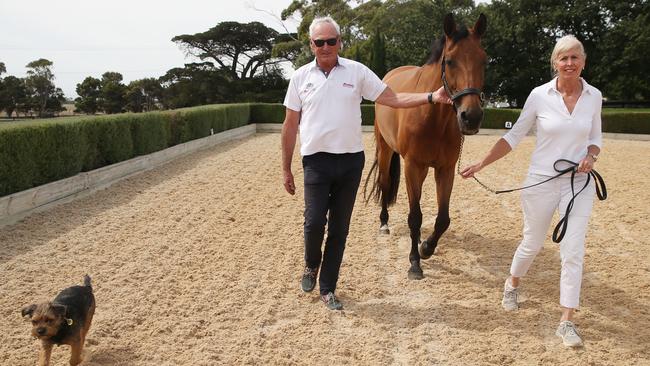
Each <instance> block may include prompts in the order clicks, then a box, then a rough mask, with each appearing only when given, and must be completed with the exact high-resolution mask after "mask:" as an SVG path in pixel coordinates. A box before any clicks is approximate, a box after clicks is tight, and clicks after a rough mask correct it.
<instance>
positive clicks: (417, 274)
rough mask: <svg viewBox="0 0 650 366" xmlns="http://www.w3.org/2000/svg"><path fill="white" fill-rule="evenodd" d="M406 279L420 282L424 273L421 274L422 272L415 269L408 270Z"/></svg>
mask: <svg viewBox="0 0 650 366" xmlns="http://www.w3.org/2000/svg"><path fill="white" fill-rule="evenodd" d="M408 278H409V280H418V281H419V280H421V279H423V278H424V273H422V270H421V269H420V270H417V269H413V268H411V269H409V272H408Z"/></svg>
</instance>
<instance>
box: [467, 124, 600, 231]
mask: <svg viewBox="0 0 650 366" xmlns="http://www.w3.org/2000/svg"><path fill="white" fill-rule="evenodd" d="M464 142H465V136H464V135H462V134H461V135H460V151H459V153H458V167H457V172H458V174H459V175H460V161H461V156H462V154H463V144H464ZM558 164H568V165H569V167H567V168H564V169H559V168H558ZM578 165H579V164H578V163H576V162H573V161H571V160H567V159H558V160H556V161H555V163H553V169H554V170H555V171H556V172H557V174H556V175H554V176H552V177H550V178H548V179H545V180H543V181H541V182H537V183H535V184H531V185H528V186H525V187H519V188H512V189H504V190H499V191H497V190H494V189H492V188H490V187H488V186H487V185H486V184H484V183H483V182H481V181H480V180H478V178H476V177H475V176H472V178H474V180H475V181H476V182H477V183H478V184H479V185H480V186H481V187H483V188H484V189H485V190H487V191H488V192H491V193H494V194H501V193H510V192H515V191H521V190H524V189H527V188H531V187H535V186H538V185H540V184H543V183H546V182H548V181H550V180H553V179H556V178H559V177H560V176H562V175H564V174H567V173H569V172H570V173H571V194H572V197H571V200H569V203H568V204H567V208H566V212H565V213H564V217H562V218H561V219H560V221H559V222H558V223H557V225H556V226H555V229H553V242H555V243H559V242H561V241H562V239H563V238H564V234H566V230H567V227H568V225H569V213H570V212H571V210H572V209H573V202H574V201H575V199H576V197H578V195H579V194H580V193H582V191H584V190H585V188H587V186H588V185H589V183H590V182H591V178H592V177H593V179H594V184H595V185H596V195H597V196H598V199H599V200H601V201H604V200H605V199H607V186H606V185H605V180H604V179H603V177H602V176H601V175H600V174H599V173H598V172H597V171H596V170H595V169H591V171H590V172H589V173H587V181H586V182H585V185H584V186H583V187H582V188H581V189H580V190H579V191H578V192H577V193H576V192H575V188H574V185H573V182H574V179H575V175H576V173H577V171H578Z"/></svg>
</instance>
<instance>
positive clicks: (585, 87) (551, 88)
mask: <svg viewBox="0 0 650 366" xmlns="http://www.w3.org/2000/svg"><path fill="white" fill-rule="evenodd" d="M580 82H581V83H582V93H581V95H582V94H584V93H589V94H592V91H591V88H592V86H591V85H589V84H588V83H587V82H586V81H585V79H583V78H580ZM546 92H547V93H551V92H554V93H558V94H560V91H559V90H557V76H556V77H554V78H553V80H551V81H549V82H548V84H547V89H546Z"/></svg>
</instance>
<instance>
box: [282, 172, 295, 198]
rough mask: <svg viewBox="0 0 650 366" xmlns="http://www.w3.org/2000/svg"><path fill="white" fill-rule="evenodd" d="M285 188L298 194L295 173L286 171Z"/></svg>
mask: <svg viewBox="0 0 650 366" xmlns="http://www.w3.org/2000/svg"><path fill="white" fill-rule="evenodd" d="M284 189H285V190H286V191H287V192H288V193H289V194H290V195H292V196H293V195H294V194H296V185H295V184H294V182H293V173H291V171H285V172H284Z"/></svg>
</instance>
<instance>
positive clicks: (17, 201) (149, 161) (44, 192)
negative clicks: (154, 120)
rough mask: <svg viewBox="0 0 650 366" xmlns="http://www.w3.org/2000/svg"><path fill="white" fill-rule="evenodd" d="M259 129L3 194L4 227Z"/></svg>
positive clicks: (218, 136) (0, 220)
mask: <svg viewBox="0 0 650 366" xmlns="http://www.w3.org/2000/svg"><path fill="white" fill-rule="evenodd" d="M256 129H257V126H256V125H254V124H251V125H246V126H243V127H239V128H235V129H232V130H228V131H224V132H221V133H217V134H215V135H212V136H208V137H204V138H202V139H198V140H193V141H189V142H186V143H183V144H179V145H176V146H172V147H169V148H167V149H165V150H161V151H157V152H154V153H151V154H149V155H143V156H138V157H135V158H133V159H129V160H125V161H122V162H119V163H116V164H112V165H108V166H105V167H102V168H99V169H95V170H91V171H89V172H84V173H79V174H77V175H75V176H73V177H69V178H65V179H61V180H58V181H55V182H51V183H47V184H44V185H42V186H38V187H34V188H31V189H28V190H25V191H22V192H16V193H14V194H11V195H8V196H5V197H0V227H2V226H5V225H10V224H13V223H15V222H17V221H19V220H21V219H22V218H24V217H26V216H28V215H31V214H32V213H35V212H39V211H43V210H46V209H48V208H51V207H54V206H56V205H59V204H62V203H65V202H70V201H72V200H74V199H76V198H79V197H83V196H87V195H89V194H91V193H93V192H95V191H97V190H100V189H103V188H106V187H108V186H110V185H111V184H113V183H116V182H118V181H120V180H122V179H125V178H127V177H130V176H132V175H135V174H138V173H141V172H144V171H147V170H150V169H153V168H155V167H157V166H160V165H162V164H165V163H167V162H169V161H171V160H174V159H177V158H179V157H181V156H184V155H187V154H190V153H193V152H196V151H199V150H203V149H206V148H209V147H212V146H215V145H218V144H220V143H223V142H226V141H231V140H236V139H241V138H244V137H247V136H251V135H253V134H255V132H256Z"/></svg>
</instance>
